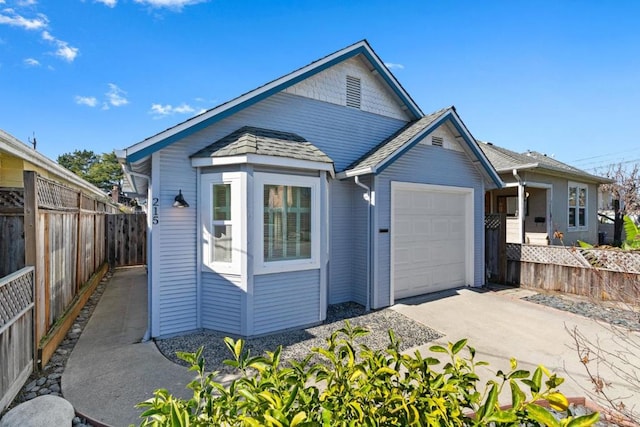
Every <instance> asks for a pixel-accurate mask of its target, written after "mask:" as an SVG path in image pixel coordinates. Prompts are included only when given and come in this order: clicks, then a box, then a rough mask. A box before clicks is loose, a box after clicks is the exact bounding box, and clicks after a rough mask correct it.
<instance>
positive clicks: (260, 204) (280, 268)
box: [253, 172, 321, 274]
mask: <svg viewBox="0 0 640 427" xmlns="http://www.w3.org/2000/svg"><path fill="white" fill-rule="evenodd" d="M253 182H254V190H253V193H254V212H255V215H254V236H255V239H254V244H253V258H254V269H253V273H254V274H270V273H281V272H287V271H301V270H312V269H319V268H320V238H321V237H320V178H318V177H306V176H297V175H286V174H275V173H259V172H258V173H255V174H254V180H253ZM265 185H290V186H294V187H310V188H311V258H307V259H294V260H286V261H269V262H265V260H264V232H263V227H264V224H263V222H264V186H265Z"/></svg>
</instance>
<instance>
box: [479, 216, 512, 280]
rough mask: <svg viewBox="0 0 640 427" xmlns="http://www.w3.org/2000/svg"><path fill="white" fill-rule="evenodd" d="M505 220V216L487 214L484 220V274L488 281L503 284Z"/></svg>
mask: <svg viewBox="0 0 640 427" xmlns="http://www.w3.org/2000/svg"><path fill="white" fill-rule="evenodd" d="M506 219H507V216H506V215H505V214H489V215H486V216H485V219H484V230H485V240H484V242H485V269H486V271H485V273H486V275H487V278H488V279H489V280H491V281H493V282H498V283H504V282H505V279H506V269H507V262H506V261H507V258H506V243H507V221H506Z"/></svg>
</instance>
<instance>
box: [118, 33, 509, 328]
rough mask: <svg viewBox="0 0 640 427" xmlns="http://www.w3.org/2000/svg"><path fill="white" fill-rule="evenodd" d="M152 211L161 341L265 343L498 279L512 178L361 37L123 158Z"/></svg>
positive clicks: (453, 117) (154, 306)
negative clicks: (345, 306) (201, 338)
mask: <svg viewBox="0 0 640 427" xmlns="http://www.w3.org/2000/svg"><path fill="white" fill-rule="evenodd" d="M118 156H119V158H120V161H121V163H122V164H123V168H124V169H125V172H126V173H127V178H128V180H129V182H130V184H131V185H132V186H133V187H134V188H135V189H136V191H137V192H138V193H142V194H146V195H147V197H148V200H149V211H148V220H149V234H148V236H149V239H148V240H149V245H150V247H149V252H148V253H149V261H148V272H149V279H148V280H149V283H148V286H149V331H150V335H151V336H152V337H163V336H170V335H175V334H180V333H185V332H188V331H193V330H198V329H211V330H217V331H222V332H226V333H230V334H238V335H243V336H255V335H261V334H267V333H271V332H274V331H278V330H284V329H288V328H294V327H300V326H306V325H311V324H314V323H318V322H322V321H323V320H324V319H325V317H326V312H327V306H328V305H329V304H336V303H341V302H346V301H355V302H357V303H360V304H362V305H363V306H366V307H368V308H373V309H376V308H381V307H387V306H390V305H393V304H394V302H395V301H396V300H398V299H400V298H406V297H410V296H414V295H419V294H424V293H428V292H434V291H438V290H443V289H447V288H452V287H458V286H465V285H466V286H481V285H482V284H483V282H484V194H485V191H486V190H490V189H493V188H499V187H501V186H502V181H501V179H500V178H499V176H498V174H497V173H496V171H495V170H494V168H493V167H492V166H491V164H490V163H489V161H488V160H487V158H486V157H485V155H484V153H483V152H482V151H481V150H480V149H479V147H478V144H477V143H476V140H475V139H474V138H473V136H472V135H471V133H470V132H469V131H468V129H467V128H466V127H465V125H464V123H463V122H462V120H461V119H460V117H459V116H458V113H457V112H456V110H455V108H454V107H448V108H444V109H442V110H439V111H436V112H434V113H431V114H427V115H425V114H424V113H423V112H422V111H421V110H420V108H419V107H418V105H416V103H415V102H414V101H413V99H412V98H411V96H410V95H409V94H408V93H407V92H406V91H405V90H404V89H403V87H402V86H401V85H400V83H399V82H398V81H397V80H396V78H395V77H394V76H393V74H392V73H391V72H390V71H389V70H388V69H387V68H386V67H385V65H384V64H383V62H382V61H381V60H380V58H379V57H378V56H377V55H376V53H375V52H374V51H373V50H372V48H371V47H370V46H369V44H368V43H367V42H366V41H361V42H358V43H356V44H353V45H351V46H348V47H346V48H344V49H341V50H339V51H337V52H335V53H332V54H330V55H328V56H326V57H324V58H322V59H319V60H317V61H315V62H313V63H311V64H309V65H307V66H304V67H302V68H300V69H298V70H296V71H293V72H292V73H290V74H287V75H285V76H283V77H280V78H278V79H276V80H273V81H271V82H269V83H267V84H265V85H264V86H261V87H259V88H257V89H255V90H252V91H251V92H248V93H245V94H243V95H241V96H239V97H237V98H235V99H232V100H231V101H228V102H226V103H224V104H221V105H219V106H217V107H215V108H213V109H211V110H208V111H206V112H204V113H202V114H200V115H197V116H195V117H193V118H191V119H188V120H186V121H185V122H182V123H180V124H177V125H176V126H174V127H171V128H169V129H167V130H165V131H163V132H160V133H158V134H157V135H154V136H151V137H149V138H147V139H145V140H143V141H141V142H139V143H137V144H134V145H132V146H130V147H128V148H126V149H124V150H122V151H120V152H118Z"/></svg>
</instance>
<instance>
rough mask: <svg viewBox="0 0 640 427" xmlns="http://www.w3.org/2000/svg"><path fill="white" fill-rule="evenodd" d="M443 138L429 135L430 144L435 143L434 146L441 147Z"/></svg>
mask: <svg viewBox="0 0 640 427" xmlns="http://www.w3.org/2000/svg"><path fill="white" fill-rule="evenodd" d="M443 143H444V140H443V139H442V137H441V136H432V137H431V145H435V146H436V147H442V144H443Z"/></svg>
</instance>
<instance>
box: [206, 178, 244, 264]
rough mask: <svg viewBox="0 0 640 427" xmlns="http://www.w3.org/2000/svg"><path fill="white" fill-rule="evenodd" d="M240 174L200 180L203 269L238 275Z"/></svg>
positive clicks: (240, 252)
mask: <svg viewBox="0 0 640 427" xmlns="http://www.w3.org/2000/svg"><path fill="white" fill-rule="evenodd" d="M240 187H241V174H240V173H213V174H203V175H202V178H201V188H202V189H201V194H202V206H204V207H206V208H204V209H202V231H203V233H202V240H203V242H202V243H203V254H202V255H203V256H202V261H203V266H204V267H206V268H208V269H211V270H213V271H216V272H223V273H239V271H240V257H241V254H242V242H241V237H242V234H241V232H242V230H241V225H242V221H241V220H240V217H241V215H242V204H243V203H242V197H241V194H240Z"/></svg>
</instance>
